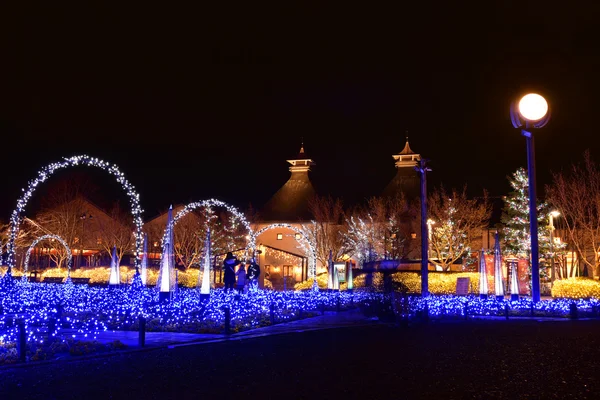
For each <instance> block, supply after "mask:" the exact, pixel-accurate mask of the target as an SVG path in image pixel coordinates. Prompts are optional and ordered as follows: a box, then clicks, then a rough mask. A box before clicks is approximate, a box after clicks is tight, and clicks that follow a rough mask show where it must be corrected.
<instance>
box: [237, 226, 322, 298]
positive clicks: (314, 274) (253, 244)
mask: <svg viewBox="0 0 600 400" xmlns="http://www.w3.org/2000/svg"><path fill="white" fill-rule="evenodd" d="M275 228H287V229H290V230H292V231H294V232H295V233H297V234H299V235H300V236H301V237H302V239H304V240H306V243H307V244H308V248H309V250H310V253H311V257H309V260H310V261H312V262H311V265H310V269H309V270H310V272H311V275H312V277H313V279H314V282H313V289H314V290H318V289H319V286H318V284H317V251H316V249H315V245H314V244H313V243H312V242H311V241H310V240H309V239H308V237H306V235H305V234H304V233H303V232H302V231H301V230H300V229H298V228H296V227H295V226H292V225H290V224H285V223H279V224H271V225H267V226H265V227H263V228H261V229H259V230H258V231H256V232H252V234H251V235H250V240H249V241H248V245H247V246H246V253H248V251H249V250H250V249H252V250H253V251H254V250H255V249H256V239H257V238H258V237H259V236H260V235H262V234H263V233H264V232H266V231H268V230H271V229H275Z"/></svg>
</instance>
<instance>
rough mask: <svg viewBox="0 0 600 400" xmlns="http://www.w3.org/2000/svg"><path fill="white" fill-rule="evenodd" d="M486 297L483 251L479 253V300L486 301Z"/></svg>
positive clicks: (486, 285) (486, 287)
mask: <svg viewBox="0 0 600 400" xmlns="http://www.w3.org/2000/svg"><path fill="white" fill-rule="evenodd" d="M487 297H488V280H487V269H486V267H485V252H484V250H483V249H481V251H480V252H479V298H480V299H487Z"/></svg>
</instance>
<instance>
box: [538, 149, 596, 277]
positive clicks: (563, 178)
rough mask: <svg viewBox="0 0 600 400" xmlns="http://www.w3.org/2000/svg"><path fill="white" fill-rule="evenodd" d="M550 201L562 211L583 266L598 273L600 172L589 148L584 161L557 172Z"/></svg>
mask: <svg viewBox="0 0 600 400" xmlns="http://www.w3.org/2000/svg"><path fill="white" fill-rule="evenodd" d="M547 192H548V201H549V202H551V204H552V205H553V206H554V207H556V208H557V209H558V211H560V213H561V215H562V217H561V219H560V220H561V223H563V224H564V226H566V231H567V234H568V237H569V242H570V243H571V244H572V246H573V248H574V249H575V251H576V252H577V259H578V260H579V262H580V263H581V265H582V266H587V267H589V268H590V269H592V271H595V272H596V273H598V265H599V263H600V260H599V256H598V254H599V252H600V171H599V170H598V167H597V165H596V163H594V161H593V160H592V159H591V156H590V153H589V151H586V152H585V153H584V157H583V162H580V163H576V164H573V165H571V168H570V169H568V170H567V171H565V172H558V173H554V174H553V182H552V185H550V186H548V187H547Z"/></svg>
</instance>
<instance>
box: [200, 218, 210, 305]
mask: <svg viewBox="0 0 600 400" xmlns="http://www.w3.org/2000/svg"><path fill="white" fill-rule="evenodd" d="M210 250H211V243H210V228H208V230H207V231H206V243H205V244H204V263H203V264H204V265H203V266H204V272H203V273H202V286H201V287H200V298H208V297H210V260H211V251H210Z"/></svg>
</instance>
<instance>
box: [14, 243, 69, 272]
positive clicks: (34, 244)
mask: <svg viewBox="0 0 600 400" xmlns="http://www.w3.org/2000/svg"><path fill="white" fill-rule="evenodd" d="M51 239H54V240H57V241H58V242H59V243H60V244H62V246H63V247H64V248H65V250H66V251H67V269H68V270H69V271H70V270H71V259H72V255H71V254H72V253H71V249H70V248H69V246H68V245H67V242H65V241H64V239H63V238H61V237H60V236H58V235H51V234H50V235H43V236H40V237H39V238H37V239H35V240H34V241H33V243H31V246H29V248H28V249H27V253H26V255H25V265H24V267H23V271H24V272H23V279H25V280H26V279H27V269H28V268H29V258H30V256H31V252H32V251H33V249H34V248H35V246H36V245H37V244H38V243H39V242H41V241H42V240H51Z"/></svg>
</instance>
